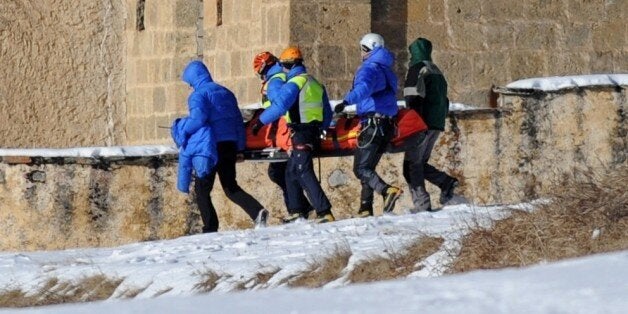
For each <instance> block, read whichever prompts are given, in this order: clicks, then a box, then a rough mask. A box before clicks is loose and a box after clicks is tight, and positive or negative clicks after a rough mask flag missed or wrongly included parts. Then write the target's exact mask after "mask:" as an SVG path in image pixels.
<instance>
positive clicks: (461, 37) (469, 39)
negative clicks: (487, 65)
mask: <svg viewBox="0 0 628 314" xmlns="http://www.w3.org/2000/svg"><path fill="white" fill-rule="evenodd" d="M451 29H452V43H453V44H454V45H455V47H457V48H458V49H460V50H462V51H479V50H486V47H485V44H484V41H485V35H484V26H482V25H481V24H476V23H471V22H468V21H467V22H464V21H462V20H461V21H456V22H454V23H452V24H451Z"/></svg>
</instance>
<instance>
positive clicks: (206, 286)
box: [194, 269, 222, 293]
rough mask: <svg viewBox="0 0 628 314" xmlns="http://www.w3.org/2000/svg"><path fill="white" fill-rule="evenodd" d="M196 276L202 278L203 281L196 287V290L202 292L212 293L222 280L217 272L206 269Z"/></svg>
mask: <svg viewBox="0 0 628 314" xmlns="http://www.w3.org/2000/svg"><path fill="white" fill-rule="evenodd" d="M196 275H198V276H200V277H201V281H199V282H198V283H197V284H195V285H194V289H195V290H197V291H199V292H201V293H205V292H210V291H212V290H214V288H216V286H217V285H218V281H219V280H220V279H221V278H222V276H221V275H220V274H218V273H217V272H216V271H215V270H212V269H205V270H204V271H198V272H196Z"/></svg>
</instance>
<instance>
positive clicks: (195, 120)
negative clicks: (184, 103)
mask: <svg viewBox="0 0 628 314" xmlns="http://www.w3.org/2000/svg"><path fill="white" fill-rule="evenodd" d="M188 107H189V108H190V116H189V117H188V118H187V119H186V121H185V125H184V126H183V132H184V133H185V135H186V136H189V135H191V134H194V133H195V132H196V131H198V129H200V128H201V127H203V126H204V125H206V124H207V123H208V122H209V115H208V114H207V112H205V111H204V110H202V109H201V108H203V96H202V95H200V94H197V93H192V95H190V98H189V99H188Z"/></svg>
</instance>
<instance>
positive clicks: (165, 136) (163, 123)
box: [155, 116, 172, 143]
mask: <svg viewBox="0 0 628 314" xmlns="http://www.w3.org/2000/svg"><path fill="white" fill-rule="evenodd" d="M171 125H172V120H170V117H169V116H157V117H155V127H156V128H157V129H156V130H155V137H156V139H158V140H164V142H165V143H167V142H168V140H170V139H171V136H170V129H169V127H170V126H171Z"/></svg>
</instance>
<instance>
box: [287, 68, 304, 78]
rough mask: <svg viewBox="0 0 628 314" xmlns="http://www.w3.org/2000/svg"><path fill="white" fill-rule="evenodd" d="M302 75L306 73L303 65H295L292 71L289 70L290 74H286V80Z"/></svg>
mask: <svg viewBox="0 0 628 314" xmlns="http://www.w3.org/2000/svg"><path fill="white" fill-rule="evenodd" d="M303 73H307V69H306V68H305V66H304V65H303V64H299V65H295V66H294V67H292V69H290V72H288V79H291V78H293V77H295V76H297V75H299V74H303Z"/></svg>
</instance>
